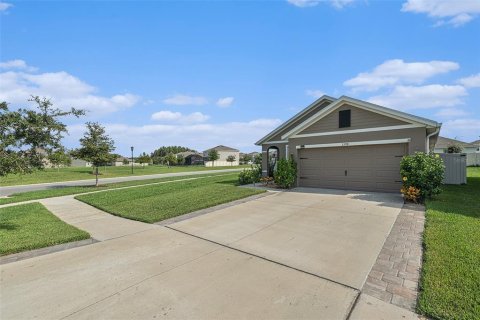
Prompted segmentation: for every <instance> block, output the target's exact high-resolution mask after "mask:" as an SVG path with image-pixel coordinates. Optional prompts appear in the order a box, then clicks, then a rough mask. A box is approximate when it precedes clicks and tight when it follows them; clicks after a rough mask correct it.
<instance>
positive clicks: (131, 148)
mask: <svg viewBox="0 0 480 320" xmlns="http://www.w3.org/2000/svg"><path fill="white" fill-rule="evenodd" d="M130 150H132V174H133V147H130Z"/></svg>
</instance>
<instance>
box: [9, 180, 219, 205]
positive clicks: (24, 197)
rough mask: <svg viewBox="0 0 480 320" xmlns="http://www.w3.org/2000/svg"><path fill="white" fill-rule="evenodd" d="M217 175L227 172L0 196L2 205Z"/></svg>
mask: <svg viewBox="0 0 480 320" xmlns="http://www.w3.org/2000/svg"><path fill="white" fill-rule="evenodd" d="M215 175H225V173H214V172H210V173H205V174H200V175H194V176H178V177H167V178H156V179H148V180H136V181H125V182H117V183H111V184H103V185H100V186H98V187H95V186H78V187H63V188H55V189H47V190H37V191H29V192H22V193H15V194H12V195H10V196H9V197H8V198H0V205H2V204H8V203H16V202H21V201H28V200H37V199H45V198H52V197H60V196H66V195H71V194H80V193H88V192H95V191H103V190H111V189H116V188H121V187H129V186H138V185H143V184H149V183H158V182H167V181H175V180H184V179H197V178H205V177H211V176H215Z"/></svg>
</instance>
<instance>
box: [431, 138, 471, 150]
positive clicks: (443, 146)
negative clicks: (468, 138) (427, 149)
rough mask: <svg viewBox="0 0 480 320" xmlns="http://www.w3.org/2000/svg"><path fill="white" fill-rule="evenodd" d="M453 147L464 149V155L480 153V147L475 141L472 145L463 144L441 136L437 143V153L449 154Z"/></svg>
mask: <svg viewBox="0 0 480 320" xmlns="http://www.w3.org/2000/svg"><path fill="white" fill-rule="evenodd" d="M451 145H458V146H460V147H462V153H475V152H478V148H479V147H478V145H476V144H475V141H474V142H472V143H468V142H463V141H460V140H455V139H450V138H446V137H441V136H439V137H438V139H437V143H436V144H435V151H434V152H435V153H447V149H448V147H449V146H451Z"/></svg>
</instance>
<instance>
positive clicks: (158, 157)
mask: <svg viewBox="0 0 480 320" xmlns="http://www.w3.org/2000/svg"><path fill="white" fill-rule="evenodd" d="M185 151H192V152H196V151H195V150H192V149H190V148H187V147H181V146H163V147H160V148H158V149H156V150H155V151H153V152H152V153H151V154H150V156H151V157H152V160H153V163H154V164H160V163H163V162H166V161H165V159H164V158H165V156H166V155H167V154H169V153H173V154H177V153H180V152H185Z"/></svg>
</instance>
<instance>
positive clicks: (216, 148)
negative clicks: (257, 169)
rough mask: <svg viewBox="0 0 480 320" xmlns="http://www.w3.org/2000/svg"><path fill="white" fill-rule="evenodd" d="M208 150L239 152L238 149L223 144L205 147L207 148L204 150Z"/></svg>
mask: <svg viewBox="0 0 480 320" xmlns="http://www.w3.org/2000/svg"><path fill="white" fill-rule="evenodd" d="M210 150H217V151H230V152H239V150H237V149H234V148H230V147H227V146H223V145H219V146H216V147H213V148H210V149H207V150H205V151H204V152H208V151H210Z"/></svg>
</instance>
